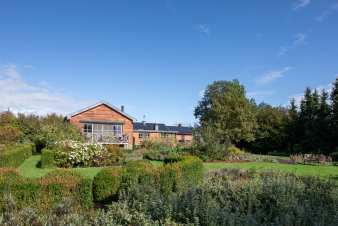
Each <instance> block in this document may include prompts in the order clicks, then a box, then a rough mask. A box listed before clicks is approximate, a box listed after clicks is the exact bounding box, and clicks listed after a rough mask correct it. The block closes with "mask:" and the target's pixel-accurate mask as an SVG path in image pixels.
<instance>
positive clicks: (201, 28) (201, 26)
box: [195, 24, 210, 36]
mask: <svg viewBox="0 0 338 226" xmlns="http://www.w3.org/2000/svg"><path fill="white" fill-rule="evenodd" d="M195 29H196V30H197V31H198V32H200V33H202V34H204V35H207V36H209V35H210V28H209V26H208V25H206V24H198V25H196V26H195Z"/></svg>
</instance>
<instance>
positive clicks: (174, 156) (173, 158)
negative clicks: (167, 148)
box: [163, 152, 182, 164]
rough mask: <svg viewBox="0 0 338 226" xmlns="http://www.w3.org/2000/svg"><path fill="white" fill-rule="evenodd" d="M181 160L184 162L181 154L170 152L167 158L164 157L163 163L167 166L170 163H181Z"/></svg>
mask: <svg viewBox="0 0 338 226" xmlns="http://www.w3.org/2000/svg"><path fill="white" fill-rule="evenodd" d="M181 160H182V157H181V155H180V154H178V153H172V152H170V153H168V155H167V156H165V157H164V160H163V161H164V163H165V164H168V163H174V162H179V161H181Z"/></svg>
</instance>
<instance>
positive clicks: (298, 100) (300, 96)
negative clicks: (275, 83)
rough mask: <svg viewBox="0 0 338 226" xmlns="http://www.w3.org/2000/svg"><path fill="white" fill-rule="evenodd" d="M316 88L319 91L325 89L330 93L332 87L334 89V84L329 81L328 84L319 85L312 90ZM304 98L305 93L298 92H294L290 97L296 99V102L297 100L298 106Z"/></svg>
mask: <svg viewBox="0 0 338 226" xmlns="http://www.w3.org/2000/svg"><path fill="white" fill-rule="evenodd" d="M315 89H316V90H317V91H318V93H321V92H322V90H325V91H326V92H328V93H329V94H330V93H331V92H332V89H333V84H332V83H329V84H327V85H320V86H317V87H316V88H314V89H312V92H313V91H314V90H315ZM303 98H304V93H297V94H294V95H292V96H290V97H289V99H290V100H291V99H295V102H296V105H297V106H299V105H300V102H301V101H302V99H303Z"/></svg>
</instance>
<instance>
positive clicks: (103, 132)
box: [83, 123, 123, 142]
mask: <svg viewBox="0 0 338 226" xmlns="http://www.w3.org/2000/svg"><path fill="white" fill-rule="evenodd" d="M83 133H84V135H85V136H86V138H87V139H88V140H92V141H96V142H103V141H104V140H109V138H112V137H122V136H123V125H122V124H106V123H105V124H103V123H84V125H83Z"/></svg>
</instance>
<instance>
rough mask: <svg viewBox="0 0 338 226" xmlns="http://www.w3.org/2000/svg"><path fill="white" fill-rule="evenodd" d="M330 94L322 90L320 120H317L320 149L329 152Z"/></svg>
mask: <svg viewBox="0 0 338 226" xmlns="http://www.w3.org/2000/svg"><path fill="white" fill-rule="evenodd" d="M328 101H329V94H328V92H327V91H325V90H324V89H323V90H322V91H321V95H320V106H319V112H318V120H317V129H318V131H317V135H318V137H319V140H320V143H319V146H320V149H321V151H323V152H324V153H326V154H328V153H329V151H330V145H329V143H330V138H331V137H330V112H331V111H330V105H329V103H328Z"/></svg>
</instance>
